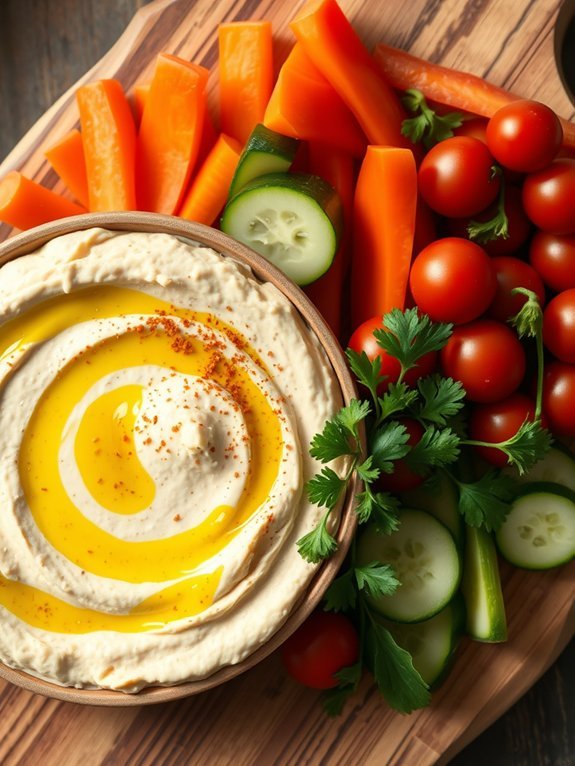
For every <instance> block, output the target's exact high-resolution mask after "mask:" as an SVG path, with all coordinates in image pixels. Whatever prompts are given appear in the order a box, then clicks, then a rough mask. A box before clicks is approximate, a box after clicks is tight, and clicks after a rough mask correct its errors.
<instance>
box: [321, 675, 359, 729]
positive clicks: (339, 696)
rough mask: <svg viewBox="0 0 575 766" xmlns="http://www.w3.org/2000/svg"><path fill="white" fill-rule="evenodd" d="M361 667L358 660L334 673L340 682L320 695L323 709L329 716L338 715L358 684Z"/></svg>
mask: <svg viewBox="0 0 575 766" xmlns="http://www.w3.org/2000/svg"><path fill="white" fill-rule="evenodd" d="M362 669H363V668H362V665H361V663H360V662H358V663H356V664H355V665H350V666H349V667H347V668H342V669H341V670H340V671H339V672H338V673H336V674H335V677H336V678H338V679H339V680H340V684H339V685H338V686H336V687H335V688H333V689H327V690H326V691H325V692H324V693H323V695H322V704H323V709H324V710H325V712H326V713H327V714H328V715H329V716H336V715H340V713H341V711H342V710H343V707H344V705H345V703H346V702H347V701H348V699H349V698H350V697H351V695H352V694H354V692H355V691H356V689H357V687H358V686H359V682H360V681H361V673H362Z"/></svg>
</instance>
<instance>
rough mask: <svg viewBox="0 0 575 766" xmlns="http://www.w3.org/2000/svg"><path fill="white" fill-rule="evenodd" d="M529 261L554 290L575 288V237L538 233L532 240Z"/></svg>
mask: <svg viewBox="0 0 575 766" xmlns="http://www.w3.org/2000/svg"><path fill="white" fill-rule="evenodd" d="M529 260H530V262H531V265H532V266H533V268H534V269H535V270H536V271H537V272H538V274H539V276H540V277H541V279H542V280H543V281H544V282H545V284H546V285H548V286H549V287H550V288H551V289H552V290H556V291H558V292H559V291H561V290H568V289H569V288H570V287H575V235H571V236H569V235H567V234H565V235H563V236H561V235H560V234H548V233H547V232H545V231H538V232H537V234H535V236H534V237H533V239H532V240H531V245H530V247H529Z"/></svg>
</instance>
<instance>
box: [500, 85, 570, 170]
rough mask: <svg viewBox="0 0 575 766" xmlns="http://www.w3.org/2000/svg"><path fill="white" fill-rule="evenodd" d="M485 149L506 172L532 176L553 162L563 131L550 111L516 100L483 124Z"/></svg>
mask: <svg viewBox="0 0 575 766" xmlns="http://www.w3.org/2000/svg"><path fill="white" fill-rule="evenodd" d="M486 135H487V146H488V147H489V151H490V152H491V154H492V155H493V156H494V157H495V159H496V160H497V161H498V162H500V163H501V164H502V165H505V167H506V168H510V169H511V170H518V171H519V172H521V173H533V172H534V171H536V170H541V169H542V168H544V167H545V166H546V165H549V163H550V162H553V160H554V159H555V157H556V156H557V152H558V151H559V149H560V148H561V143H562V141H563V128H562V127H561V123H560V122H559V119H558V118H557V115H556V114H555V112H554V111H553V110H552V109H549V107H548V106H545V104H541V103H539V102H538V101H527V100H523V99H522V100H518V101H513V102H512V103H510V104H506V105H505V106H503V107H501V109H498V110H497V112H495V114H494V115H493V117H492V118H491V119H490V120H489V122H488V123H487V131H486Z"/></svg>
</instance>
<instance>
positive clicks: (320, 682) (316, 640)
mask: <svg viewBox="0 0 575 766" xmlns="http://www.w3.org/2000/svg"><path fill="white" fill-rule="evenodd" d="M280 651H281V658H282V661H283V664H284V667H285V668H286V670H287V672H288V673H289V674H290V676H291V677H292V678H294V679H295V680H296V681H298V682H299V683H300V684H303V685H304V686H309V687H311V688H312V689H330V688H331V687H333V686H337V684H338V680H337V678H335V676H334V673H337V672H338V671H340V670H341V669H342V668H345V667H347V666H348V665H353V664H354V663H355V662H356V661H357V658H358V656H359V639H358V636H357V631H356V629H355V627H354V626H353V624H352V623H351V621H350V620H349V619H348V618H347V617H345V616H344V615H343V614H334V613H333V612H322V611H317V612H313V613H312V614H311V615H310V616H309V617H308V619H307V620H306V621H305V622H304V623H303V624H302V625H300V627H299V628H298V629H297V630H296V631H295V633H293V634H292V635H291V636H290V637H289V638H288V639H287V641H286V642H285V643H284V644H283V646H282V648H281V650H280Z"/></svg>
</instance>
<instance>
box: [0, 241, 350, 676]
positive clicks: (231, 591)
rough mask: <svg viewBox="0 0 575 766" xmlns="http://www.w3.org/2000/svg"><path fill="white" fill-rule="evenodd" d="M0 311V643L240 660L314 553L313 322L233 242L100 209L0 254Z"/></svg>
mask: <svg viewBox="0 0 575 766" xmlns="http://www.w3.org/2000/svg"><path fill="white" fill-rule="evenodd" d="M0 312H1V313H0V319H1V321H2V325H1V326H0V346H1V348H0V380H1V402H0V450H1V454H2V469H1V472H0V503H1V511H0V613H1V621H2V629H1V630H0V658H1V659H2V660H3V661H4V662H5V663H7V664H9V665H11V666H13V667H17V668H22V669H24V670H26V671H28V672H30V673H33V674H36V675H39V676H41V677H44V678H48V679H51V680H54V681H57V682H59V683H62V684H67V685H74V686H79V687H88V688H93V687H104V688H112V689H121V690H124V691H137V690H139V689H141V688H142V687H143V686H146V685H150V684H174V683H178V682H182V681H185V680H191V679H198V678H203V677H206V676H207V675H209V674H211V673H213V672H214V671H216V670H217V669H219V668H221V667H222V666H225V665H228V664H233V663H237V662H239V661H240V660H242V659H244V658H245V657H246V656H247V655H249V654H250V653H252V652H253V651H254V650H255V649H256V648H257V647H258V646H260V645H261V644H263V643H264V642H265V641H266V640H267V639H268V638H269V637H270V635H271V634H272V633H274V632H275V631H276V630H277V629H278V627H279V626H280V625H281V624H282V622H283V621H284V620H285V619H286V617H287V616H288V614H289V613H290V611H291V610H292V608H293V606H294V605H295V603H296V602H297V600H298V599H299V597H300V596H301V594H302V592H303V591H304V590H305V588H306V586H307V585H308V583H309V581H310V579H311V577H312V576H313V574H314V571H315V568H314V567H313V566H311V565H310V564H307V563H306V562H304V561H303V559H302V558H301V557H300V556H299V554H298V553H297V548H296V546H295V541H296V540H297V539H298V538H299V537H300V536H301V535H303V534H305V533H306V532H307V531H309V530H310V529H312V528H313V527H314V526H315V525H316V524H317V522H318V520H319V517H320V516H321V513H322V510H321V509H318V508H317V507H315V506H312V505H311V504H310V503H309V501H308V500H307V498H306V496H305V493H304V492H303V486H304V484H305V482H306V481H307V479H309V478H310V476H311V475H312V474H313V473H314V472H315V471H316V470H317V466H316V465H315V464H314V461H313V460H312V459H311V458H310V457H309V455H308V450H307V447H308V444H309V442H310V439H311V437H312V436H313V434H314V433H316V432H317V431H319V430H321V428H322V427H323V424H324V422H325V420H326V419H327V418H329V417H331V416H332V415H333V414H334V412H336V411H337V409H338V408H339V407H340V405H341V401H340V393H339V388H338V386H337V383H336V380H335V378H334V375H333V372H332V370H331V367H330V366H329V364H328V362H327V360H326V359H325V356H324V354H323V352H322V350H321V349H320V347H319V344H318V343H317V341H316V340H315V338H314V336H313V335H312V334H311V333H310V332H309V331H308V329H307V327H306V326H305V324H304V323H303V321H302V320H301V318H300V317H299V315H298V314H297V312H296V311H295V310H294V309H293V307H292V306H291V304H290V303H289V301H288V300H287V299H286V298H285V297H284V296H283V295H282V294H281V293H280V292H279V291H278V290H277V289H275V288H274V287H273V286H272V285H270V284H261V283H259V282H258V281H257V280H256V279H254V277H253V276H252V275H251V272H249V270H248V269H247V268H246V267H244V266H242V265H240V264H238V263H236V262H235V261H234V260H232V259H229V258H224V257H222V256H220V255H218V254H217V253H215V252H214V251H212V250H210V249H209V248H206V247H200V246H197V245H195V244H194V243H191V242H187V241H182V240H180V239H178V238H175V237H172V236H169V235H164V234H143V233H113V232H108V231H104V230H101V229H91V230H89V231H84V232H78V233H74V234H70V235H66V236H63V237H59V238H57V239H54V240H52V241H51V242H49V243H48V244H47V245H45V246H44V247H43V248H41V249H40V250H39V251H37V252H36V253H33V254H31V255H27V256H24V257H21V258H18V259H16V260H15V261H12V262H10V263H8V264H6V265H5V266H4V267H3V268H2V269H1V270H0Z"/></svg>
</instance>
